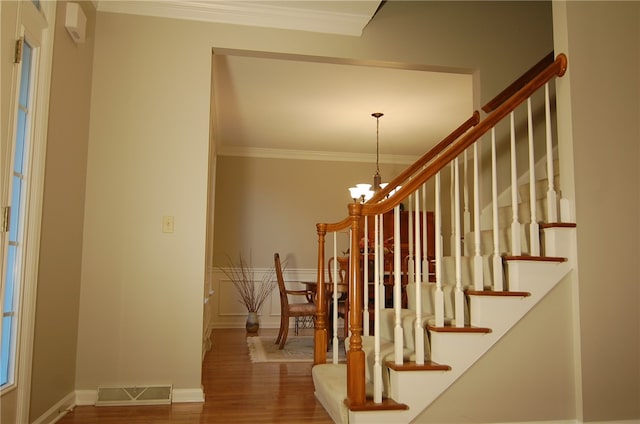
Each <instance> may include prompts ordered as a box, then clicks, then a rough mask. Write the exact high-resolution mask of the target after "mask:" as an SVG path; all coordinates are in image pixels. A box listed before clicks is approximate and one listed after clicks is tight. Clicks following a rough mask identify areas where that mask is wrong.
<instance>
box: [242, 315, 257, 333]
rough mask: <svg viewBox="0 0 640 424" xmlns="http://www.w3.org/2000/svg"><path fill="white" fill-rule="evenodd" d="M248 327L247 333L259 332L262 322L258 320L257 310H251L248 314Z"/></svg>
mask: <svg viewBox="0 0 640 424" xmlns="http://www.w3.org/2000/svg"><path fill="white" fill-rule="evenodd" d="M245 327H246V328H247V333H249V334H255V333H257V332H258V329H259V328H260V323H259V322H258V313H257V312H249V314H248V315H247V324H246V325H245Z"/></svg>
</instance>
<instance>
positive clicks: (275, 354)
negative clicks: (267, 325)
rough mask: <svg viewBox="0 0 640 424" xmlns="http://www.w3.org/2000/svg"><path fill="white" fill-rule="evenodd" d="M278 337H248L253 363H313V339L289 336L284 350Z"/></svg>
mask: <svg viewBox="0 0 640 424" xmlns="http://www.w3.org/2000/svg"><path fill="white" fill-rule="evenodd" d="M275 342H276V336H275V335H274V336H253V337H247V344H248V345H249V356H250V357H251V362H313V337H312V336H293V337H291V336H289V337H287V343H285V345H284V348H283V349H282V350H280V349H278V345H277V344H276V343H275Z"/></svg>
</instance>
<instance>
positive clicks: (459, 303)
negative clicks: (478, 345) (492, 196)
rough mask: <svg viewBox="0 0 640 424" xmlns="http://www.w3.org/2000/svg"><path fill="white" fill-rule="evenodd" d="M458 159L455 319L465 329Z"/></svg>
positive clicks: (454, 165) (455, 184)
mask: <svg viewBox="0 0 640 424" xmlns="http://www.w3.org/2000/svg"><path fill="white" fill-rule="evenodd" d="M458 161H459V160H458V158H455V159H454V160H453V169H454V184H453V187H454V194H455V196H454V199H453V211H454V217H455V220H454V223H453V227H454V232H453V233H454V235H455V245H454V248H455V264H456V292H455V293H456V294H455V317H456V327H464V292H463V290H462V251H461V239H460V175H459V171H458Z"/></svg>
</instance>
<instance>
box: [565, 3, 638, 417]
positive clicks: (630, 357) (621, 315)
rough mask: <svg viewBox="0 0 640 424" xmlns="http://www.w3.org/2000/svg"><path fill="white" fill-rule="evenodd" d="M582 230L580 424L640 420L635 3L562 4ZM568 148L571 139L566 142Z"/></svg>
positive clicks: (572, 191) (570, 189)
mask: <svg viewBox="0 0 640 424" xmlns="http://www.w3.org/2000/svg"><path fill="white" fill-rule="evenodd" d="M554 14H555V15H556V16H557V17H558V19H561V22H558V27H559V28H560V29H562V30H563V31H562V32H561V31H557V33H558V36H557V40H558V41H557V42H558V43H559V45H561V46H562V47H563V48H565V49H566V51H567V52H568V56H569V70H568V75H567V79H566V80H565V81H564V82H563V86H562V87H561V89H562V91H563V92H564V93H570V103H568V104H564V105H562V107H563V108H564V110H563V113H566V111H567V110H568V111H570V113H571V120H570V121H565V122H564V125H565V126H566V128H563V129H562V131H564V132H572V134H573V143H572V144H571V145H570V146H564V147H565V149H566V151H567V152H569V153H570V154H568V155H567V156H568V159H569V160H570V163H568V164H567V165H568V167H573V169H574V175H573V176H574V181H575V182H574V184H573V186H567V187H566V190H565V191H566V192H567V193H569V194H570V195H571V196H572V197H573V198H575V214H576V220H577V223H578V266H579V284H578V285H577V286H576V289H577V293H576V296H575V299H576V304H577V305H578V308H579V309H577V311H578V313H579V315H577V316H576V321H575V322H576V324H579V325H580V327H579V330H578V331H579V333H578V336H579V340H580V343H581V345H580V348H581V350H580V351H579V356H578V357H577V365H578V370H579V373H580V374H579V378H580V379H581V386H580V389H581V392H580V394H581V395H582V399H581V403H580V404H578V412H577V414H578V417H579V418H582V419H583V420H584V421H585V422H587V421H614V420H625V419H636V420H637V419H639V418H640V312H639V308H638V301H640V272H639V271H640V270H639V269H638V256H639V254H640V249H639V244H638V240H639V237H638V236H639V235H640V227H639V224H640V222H639V220H640V219H639V217H638V212H637V210H638V207H639V206H640V205H639V194H640V173H639V168H638V161H639V159H640V150H639V147H640V140H639V139H640V127H639V122H640V120H639V119H638V118H639V116H640V96H639V94H640V3H638V2H567V3H566V4H564V3H559V4H557V5H556V6H555V8H554ZM568 141H569V142H570V141H571V140H568Z"/></svg>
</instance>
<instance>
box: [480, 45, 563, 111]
mask: <svg viewBox="0 0 640 424" xmlns="http://www.w3.org/2000/svg"><path fill="white" fill-rule="evenodd" d="M552 63H553V51H552V52H551V53H549V54H548V55H546V56H545V57H543V58H542V59H541V60H540V62H538V63H536V64H535V65H533V66H532V67H531V68H530V69H529V70H528V71H527V72H525V73H524V74H522V76H521V77H520V78H518V79H517V80H515V81H514V82H512V83H511V84H510V85H509V86H508V87H507V88H505V89H504V90H502V91H501V92H500V93H499V94H498V95H497V96H496V97H494V98H493V99H491V100H489V101H488V102H487V104H485V105H484V106H482V111H483V112H485V113H491V112H493V111H494V110H496V109H497V108H498V106H500V105H501V104H502V103H504V102H505V101H506V100H507V99H508V98H509V97H511V96H513V95H514V94H515V93H516V92H517V91H518V90H520V89H521V88H522V87H524V86H525V85H526V84H527V83H528V82H529V81H531V80H532V79H533V78H534V77H535V76H536V75H538V74H539V73H540V72H541V71H542V70H543V69H544V68H546V67H547V66H549V65H551V64H552Z"/></svg>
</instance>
